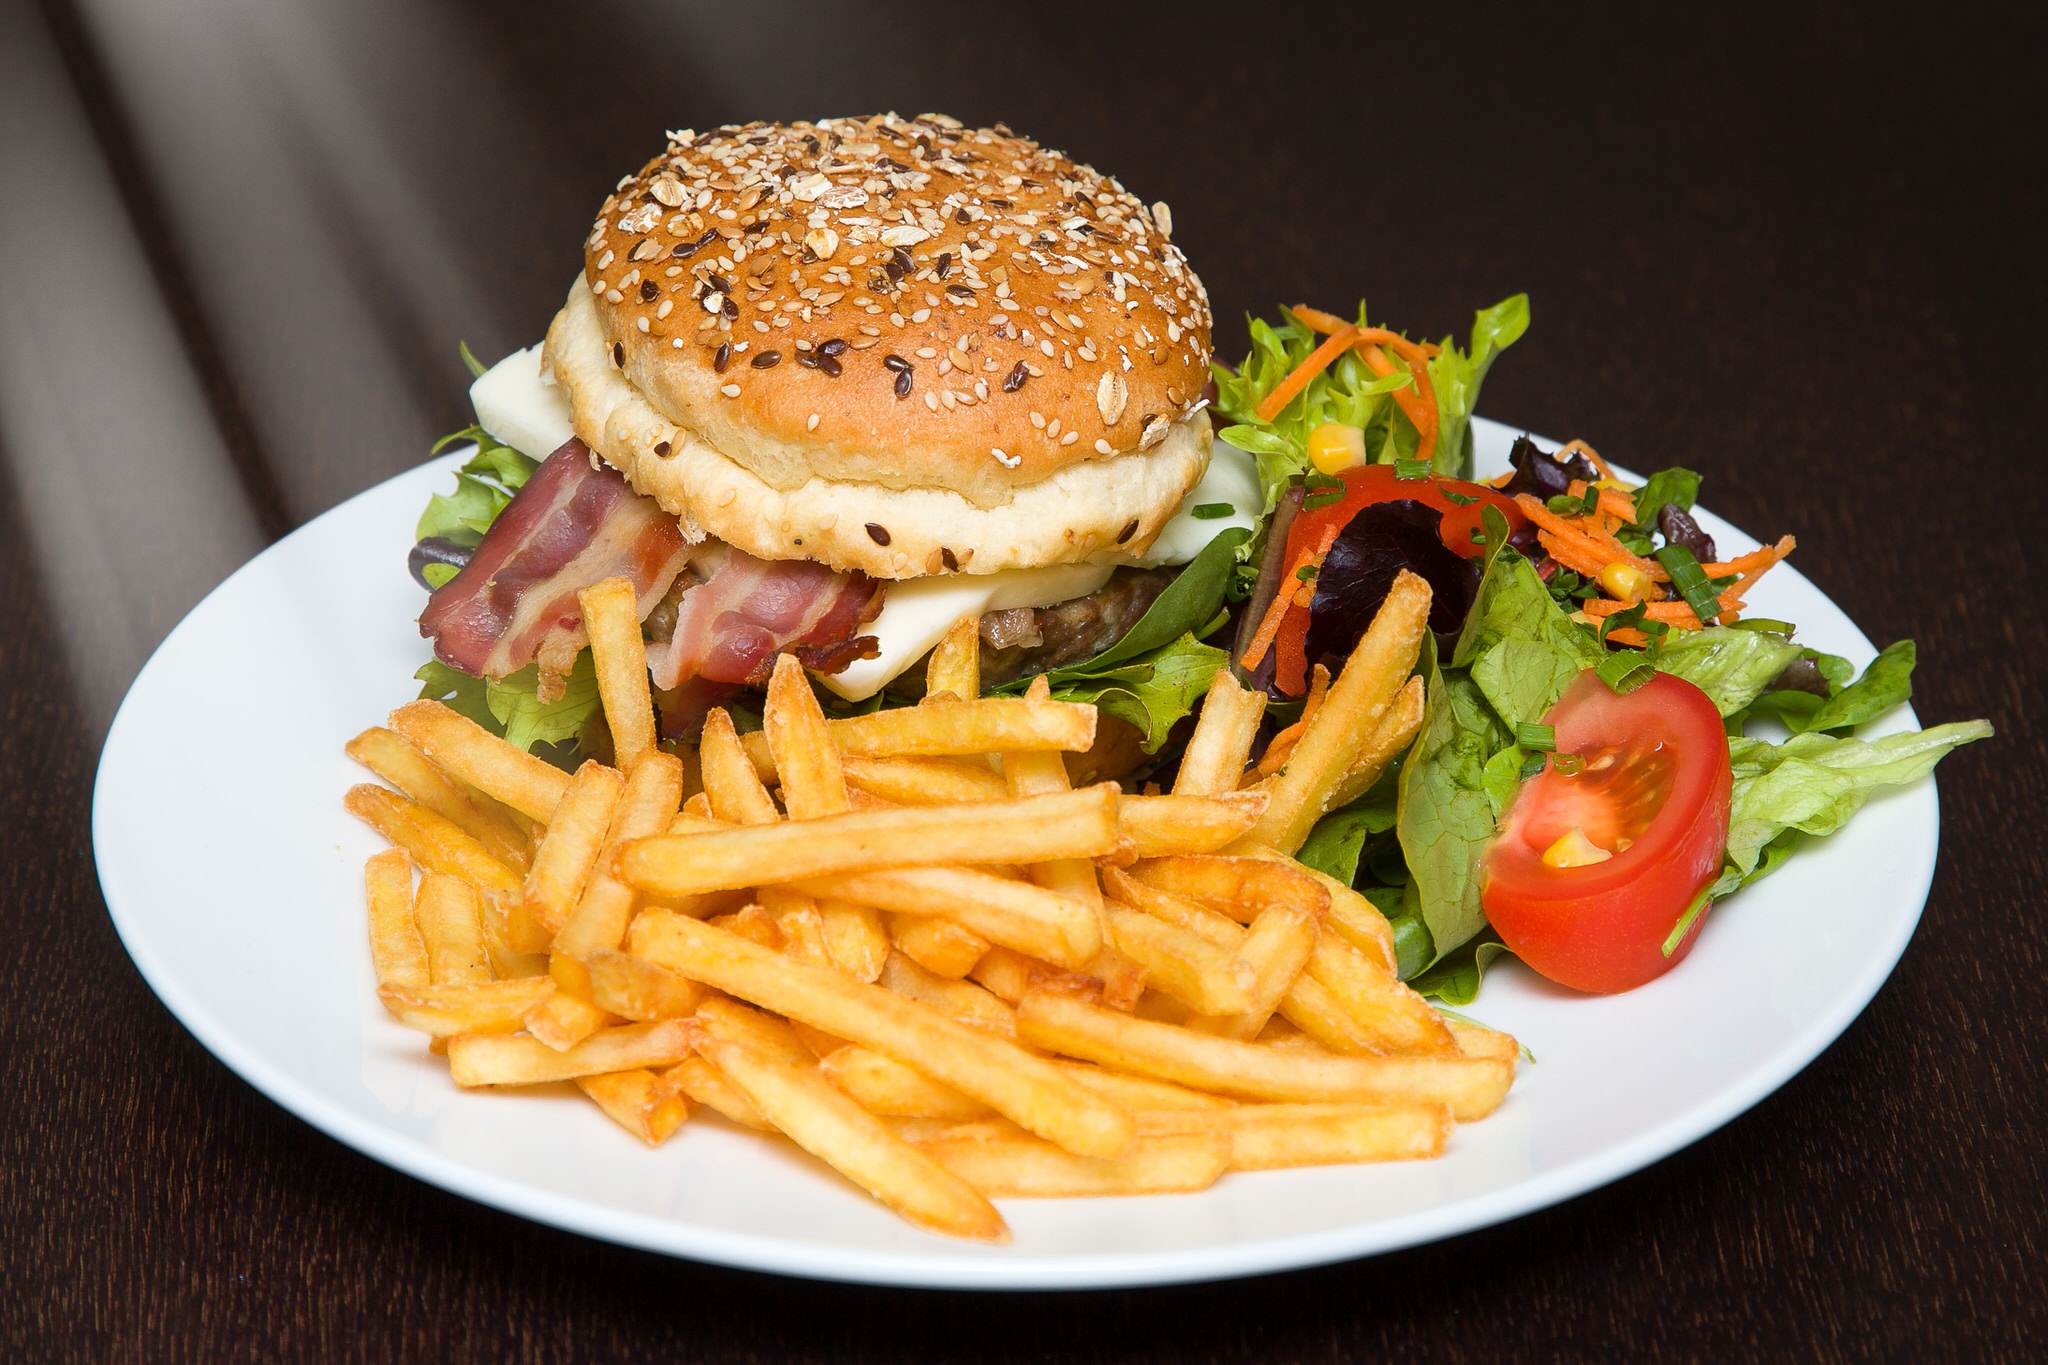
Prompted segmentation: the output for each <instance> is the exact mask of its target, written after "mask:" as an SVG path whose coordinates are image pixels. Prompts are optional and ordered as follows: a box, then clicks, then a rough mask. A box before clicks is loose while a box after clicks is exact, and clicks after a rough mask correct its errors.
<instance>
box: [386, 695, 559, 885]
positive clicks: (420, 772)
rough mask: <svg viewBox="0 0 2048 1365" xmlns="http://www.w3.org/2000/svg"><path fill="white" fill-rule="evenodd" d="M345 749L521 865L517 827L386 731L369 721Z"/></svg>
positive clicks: (522, 846)
mask: <svg viewBox="0 0 2048 1365" xmlns="http://www.w3.org/2000/svg"><path fill="white" fill-rule="evenodd" d="M347 751H348V756H349V757H350V758H352V759H354V760H355V761H356V762H358V763H360V764H362V765H363V766H364V767H365V768H368V769H369V770H370V771H371V772H373V773H375V774H377V776H379V777H381V778H383V779H384V780H385V781H386V782H389V783H390V784H391V785H392V786H394V787H396V788H398V789H399V790H400V791H402V792H404V793H405V794H406V795H407V796H409V797H411V798H412V799H413V800H415V801H417V802H418V803H419V804H420V805H422V806H425V807H426V808H427V809H428V810H430V811H432V812H434V814H436V815H438V816H440V817H441V818H442V819H444V820H447V821H450V822H452V823H453V824H454V825H455V826H456V827H457V828H458V829H460V830H461V831H462V832H463V833H465V834H467V835H469V836H470V837H471V838H472V839H475V840H476V841H477V842H478V843H480V844H482V845H483V846H484V848H485V849H486V850H487V851H488V852H489V853H490V854H491V856H492V857H494V858H496V859H498V861H500V862H502V863H505V864H507V865H509V866H511V867H514V868H519V869H524V868H525V866H526V863H527V859H528V858H530V857H531V856H532V855H531V853H530V851H529V850H528V849H527V846H526V840H525V838H524V837H523V836H522V835H521V834H520V833H519V831H517V830H515V829H513V828H512V826H511V825H510V824H509V823H508V822H506V821H504V820H501V819H499V818H498V817H497V816H496V815H494V814H492V813H490V812H487V811H485V810H484V809H483V808H482V807H481V806H479V805H478V804H477V803H476V802H475V801H472V800H471V799H470V796H469V793H468V792H467V791H466V790H464V789H463V786H462V784H461V783H460V782H457V781H456V780H455V779H454V778H452V777H450V776H448V774H446V773H444V772H442V771H441V770H440V769H439V768H437V767H435V766H434V764H433V762H432V760H430V759H429V758H428V757H427V756H426V755H425V754H423V753H421V752H420V751H419V750H418V749H415V748H413V747H412V745H410V744H408V743H406V742H405V741H404V740H403V739H400V738H399V737H398V736H397V735H396V734H394V733H393V732H392V731H390V730H386V729H384V728H383V727H382V726H373V727H372V728H370V729H368V730H365V731H363V732H362V733H361V734H359V735H357V736H356V737H355V738H354V739H352V740H350V741H349V742H348V745H347Z"/></svg>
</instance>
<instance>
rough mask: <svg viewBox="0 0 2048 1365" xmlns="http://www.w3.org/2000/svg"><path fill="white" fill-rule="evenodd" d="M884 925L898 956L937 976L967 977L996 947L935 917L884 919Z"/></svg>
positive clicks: (894, 916)
mask: <svg viewBox="0 0 2048 1365" xmlns="http://www.w3.org/2000/svg"><path fill="white" fill-rule="evenodd" d="M883 923H884V925H885V926H886V927H887V929H888V932H889V942H890V943H891V944H893V945H894V946H895V948H896V950H897V952H898V953H900V954H901V955H902V956H904V957H906V958H909V959H910V960H911V961H912V962H915V963H916V964H917V965H918V966H919V967H921V968H923V969H924V970H925V971H927V972H930V973H932V974H933V975H935V976H941V977H949V978H954V979H957V978H959V977H963V976H965V975H967V974H968V973H969V972H971V971H973V970H974V964H975V963H977V962H979V961H981V959H982V958H983V957H984V956H985V955H986V954H987V953H988V950H989V948H990V947H991V946H993V945H991V944H990V943H989V941H988V940H987V939H985V938H983V937H982V936H981V935H980V934H977V933H975V932H973V931H972V930H970V929H963V928H961V927H960V926H959V925H957V924H955V923H954V922H953V921H952V920H949V919H939V918H937V917H936V916H932V915H884V916H883Z"/></svg>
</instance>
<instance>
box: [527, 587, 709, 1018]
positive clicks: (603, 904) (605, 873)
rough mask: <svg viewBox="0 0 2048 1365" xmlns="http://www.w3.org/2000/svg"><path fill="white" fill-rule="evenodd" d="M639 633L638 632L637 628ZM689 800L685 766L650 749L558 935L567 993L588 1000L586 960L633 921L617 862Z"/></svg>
mask: <svg viewBox="0 0 2048 1365" xmlns="http://www.w3.org/2000/svg"><path fill="white" fill-rule="evenodd" d="M635 629H638V627H637V626H636V627H635ZM682 795H683V761H682V760H681V759H679V758H677V757H675V756H674V755H672V754H665V753H662V752H661V751H660V750H659V749H650V750H649V751H647V752H646V753H644V754H642V755H641V756H640V761H639V762H638V763H636V764H635V765H634V767H633V773H632V776H630V777H628V778H627V779H626V786H625V790H624V792H623V793H621V795H620V797H619V800H618V804H617V805H615V806H614V807H613V808H612V818H611V824H610V826H609V827H608V828H607V830H606V832H605V840H604V847H603V849H602V850H601V851H600V852H599V854H598V856H597V858H596V859H595V860H594V861H593V863H592V865H591V869H590V875H589V879H588V880H587V881H585V882H584V884H583V894H582V895H581V896H580V897H579V898H578V899H577V901H576V908H575V910H574V911H572V912H571V913H570V915H569V917H568V919H567V921H566V922H565V923H564V924H563V925H562V930H561V932H560V933H558V934H556V935H555V942H554V949H553V953H552V956H551V958H550V960H549V966H548V970H549V971H550V972H552V973H553V974H554V978H555V980H556V981H558V982H560V983H561V986H562V989H564V990H566V991H570V992H573V993H574V994H577V995H581V996H584V997H586V998H587V997H588V996H589V995H590V973H589V971H588V970H587V969H586V968H585V967H584V965H583V959H585V958H587V957H589V956H590V955H591V954H592V953H599V952H605V951H608V950H611V949H615V948H617V947H618V946H619V945H620V944H621V943H623V942H625V939H626V926H627V924H629V923H630V922H631V921H632V918H633V888H632V887H630V886H627V885H626V884H625V883H624V882H622V881H620V880H619V879H618V878H617V877H614V876H613V875H612V872H611V861H612V858H613V857H614V856H616V855H617V853H618V850H619V849H620V848H622V847H623V846H624V845H625V844H626V843H628V842H629V841H631V840H634V839H640V838H645V837H646V836H647V835H650V834H658V833H660V832H661V831H663V830H665V829H667V828H668V824H669V821H671V820H673V819H674V818H675V815H676V805H677V803H678V802H680V801H681V800H682Z"/></svg>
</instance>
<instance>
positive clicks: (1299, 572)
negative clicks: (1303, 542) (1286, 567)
mask: <svg viewBox="0 0 2048 1365" xmlns="http://www.w3.org/2000/svg"><path fill="white" fill-rule="evenodd" d="M1294 576H1295V577H1296V578H1298V579H1300V580H1301V581H1302V582H1304V583H1313V582H1315V581H1316V566H1315V565H1313V564H1304V565H1302V566H1301V567H1300V568H1298V569H1296V570H1295V571H1294Z"/></svg>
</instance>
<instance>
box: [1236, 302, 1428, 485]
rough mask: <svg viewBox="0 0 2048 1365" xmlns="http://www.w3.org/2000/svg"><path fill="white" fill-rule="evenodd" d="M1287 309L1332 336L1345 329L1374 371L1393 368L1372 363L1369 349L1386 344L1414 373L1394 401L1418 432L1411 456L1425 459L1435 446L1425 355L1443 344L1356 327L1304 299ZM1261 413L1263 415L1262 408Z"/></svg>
mask: <svg viewBox="0 0 2048 1365" xmlns="http://www.w3.org/2000/svg"><path fill="white" fill-rule="evenodd" d="M1291 311H1292V312H1293V313H1294V316H1295V317H1297V318H1299V319H1301V321H1303V322H1304V323H1306V324H1308V326H1309V327H1310V328H1311V329H1313V330H1315V331H1318V332H1322V333H1325V334H1327V335H1329V336H1331V337H1333V338H1334V337H1336V336H1338V335H1341V334H1343V333H1346V332H1349V333H1350V334H1351V336H1352V344H1353V345H1354V346H1355V347H1357V349H1358V354H1359V357H1360V359H1362V360H1364V361H1365V363H1366V365H1367V367H1368V368H1370V369H1371V370H1372V372H1373V373H1374V374H1377V375H1389V374H1392V373H1393V372H1394V370H1393V366H1392V365H1390V364H1389V365H1387V366H1386V368H1384V369H1382V368H1381V367H1380V365H1378V364H1375V363H1374V361H1373V353H1374V351H1375V349H1376V348H1377V347H1380V346H1384V347H1386V348H1387V349H1388V350H1390V351H1392V352H1393V353H1394V354H1395V355H1397V356H1399V357H1401V359H1402V360H1403V361H1404V362H1406V364H1407V366H1408V372H1409V373H1410V374H1411V375H1413V376H1414V377H1415V387H1414V388H1413V389H1410V390H1407V391H1406V396H1405V400H1404V395H1403V394H1402V393H1400V392H1397V393H1395V395H1394V401H1395V402H1397V403H1399V404H1400V405H1401V411H1402V412H1404V413H1406V414H1407V415H1408V420H1409V421H1410V422H1413V423H1414V424H1415V429H1416V430H1417V431H1419V432H1421V433H1422V442H1421V445H1420V446H1419V447H1418V448H1417V450H1416V454H1415V458H1416V459H1418V460H1427V459H1428V458H1429V456H1430V452H1432V451H1433V450H1434V449H1435V448H1436V429H1437V417H1436V389H1435V386H1433V385H1432V384H1431V383H1430V382H1429V358H1430V357H1431V356H1434V355H1438V354H1440V353H1441V352H1442V351H1443V347H1441V346H1438V345H1435V344H1433V343H1431V342H1427V341H1410V340H1409V339H1408V338H1407V337H1404V336H1402V335H1401V334H1400V333H1399V332H1390V331H1388V330H1387V329H1386V328H1384V327H1359V326H1356V325H1354V324H1352V323H1349V322H1346V321H1344V319H1342V318H1340V317H1338V316H1337V315H1336V314H1335V313H1325V312H1324V311H1323V310H1322V309H1320V308H1311V307H1309V306H1308V305H1307V304H1305V303H1298V304H1296V305H1295V306H1294V308H1293V309H1292V310H1291ZM1381 360H1382V361H1384V360H1385V357H1384V356H1382V357H1381ZM1268 401H1270V400H1268ZM1283 406H1284V405H1283ZM1275 411H1278V409H1275ZM1261 416H1264V414H1263V412H1262V413H1261ZM1265 420H1267V421H1269V422H1270V421H1272V420H1273V419H1272V418H1270V417H1267V418H1266V419H1265Z"/></svg>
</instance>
